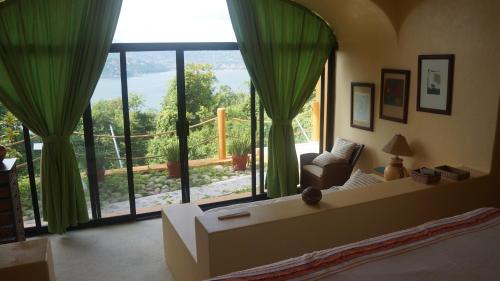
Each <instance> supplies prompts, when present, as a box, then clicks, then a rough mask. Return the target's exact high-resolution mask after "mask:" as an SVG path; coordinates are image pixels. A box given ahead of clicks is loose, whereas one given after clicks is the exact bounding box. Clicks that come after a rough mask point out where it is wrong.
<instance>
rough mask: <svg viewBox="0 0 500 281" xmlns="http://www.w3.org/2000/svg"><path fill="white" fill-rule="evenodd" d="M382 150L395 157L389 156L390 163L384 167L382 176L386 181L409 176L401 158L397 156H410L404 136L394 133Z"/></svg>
mask: <svg viewBox="0 0 500 281" xmlns="http://www.w3.org/2000/svg"><path fill="white" fill-rule="evenodd" d="M382 151H384V152H387V153H389V154H392V155H394V156H396V157H393V158H391V163H390V164H389V165H388V166H387V167H385V170H384V178H385V180H387V181H390V180H395V179H400V178H404V177H407V176H409V174H408V171H407V170H406V168H405V167H404V166H403V159H401V158H399V157H398V156H411V155H412V151H411V149H410V147H409V146H408V143H407V142H406V138H405V137H403V136H402V135H400V134H397V135H395V136H394V137H392V139H391V140H390V141H389V142H388V143H387V144H386V145H385V146H384V148H382Z"/></svg>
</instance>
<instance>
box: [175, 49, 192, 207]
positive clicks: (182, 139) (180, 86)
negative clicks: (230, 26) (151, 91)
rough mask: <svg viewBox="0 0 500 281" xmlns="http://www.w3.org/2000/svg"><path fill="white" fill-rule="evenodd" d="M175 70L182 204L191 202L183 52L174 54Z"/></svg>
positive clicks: (178, 51)
mask: <svg viewBox="0 0 500 281" xmlns="http://www.w3.org/2000/svg"><path fill="white" fill-rule="evenodd" d="M175 56H176V69H177V126H176V127H177V136H178V138H179V153H180V155H179V157H180V162H181V194H182V203H188V202H190V201H191V199H190V193H189V162H188V161H189V158H188V141H187V137H188V134H189V124H188V122H187V118H186V81H185V73H184V67H185V65H184V50H182V49H179V50H177V51H176V53H175Z"/></svg>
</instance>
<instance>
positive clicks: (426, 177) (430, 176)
mask: <svg viewBox="0 0 500 281" xmlns="http://www.w3.org/2000/svg"><path fill="white" fill-rule="evenodd" d="M411 177H412V179H413V180H414V181H417V182H420V183H423V184H433V183H436V182H438V181H440V180H441V174H440V173H439V172H436V171H434V170H432V169H429V168H426V167H423V168H420V169H416V170H413V171H412V172H411Z"/></svg>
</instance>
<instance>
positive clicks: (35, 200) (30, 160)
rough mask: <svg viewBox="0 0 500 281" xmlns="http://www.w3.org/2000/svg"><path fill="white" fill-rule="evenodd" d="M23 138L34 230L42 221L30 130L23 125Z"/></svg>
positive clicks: (38, 227) (40, 225)
mask: <svg viewBox="0 0 500 281" xmlns="http://www.w3.org/2000/svg"><path fill="white" fill-rule="evenodd" d="M23 136H24V148H25V150H26V164H27V168H28V175H29V181H30V190H31V203H32V205H33V214H34V215H35V224H36V228H37V229H40V228H41V227H42V221H41V219H40V207H39V206H38V193H37V191H36V181H35V168H34V165H33V153H32V150H31V138H30V130H29V129H28V128H27V127H26V126H24V125H23Z"/></svg>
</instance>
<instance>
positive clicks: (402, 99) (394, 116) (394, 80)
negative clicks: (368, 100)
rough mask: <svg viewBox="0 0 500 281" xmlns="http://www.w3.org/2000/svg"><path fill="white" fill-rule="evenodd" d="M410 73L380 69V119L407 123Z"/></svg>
mask: <svg viewBox="0 0 500 281" xmlns="http://www.w3.org/2000/svg"><path fill="white" fill-rule="evenodd" d="M409 93H410V71H408V70H399V69H382V78H381V87H380V118H381V119H386V120H391V121H395V122H401V123H406V122H407V121H408V97H409Z"/></svg>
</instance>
